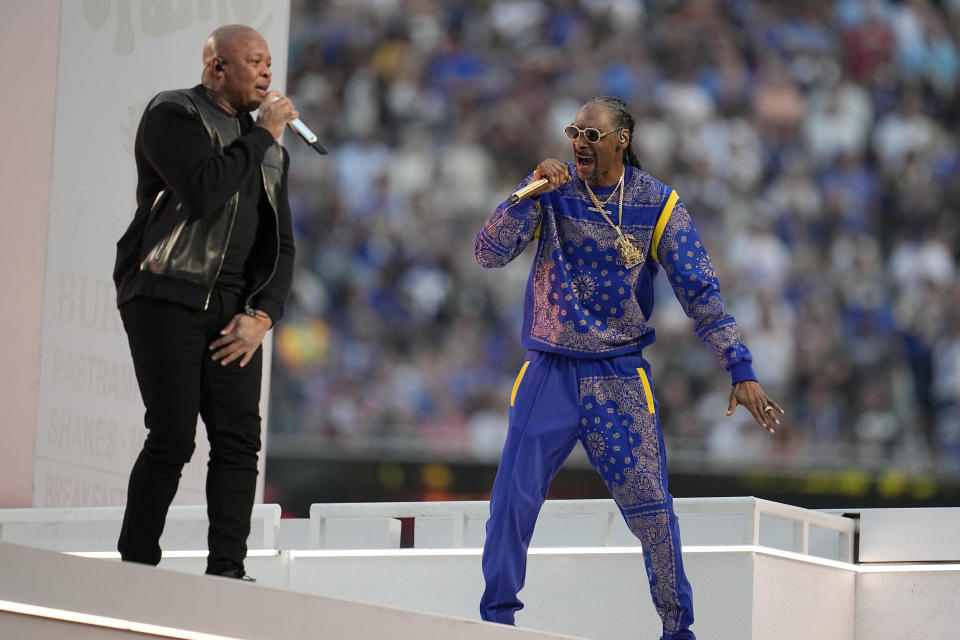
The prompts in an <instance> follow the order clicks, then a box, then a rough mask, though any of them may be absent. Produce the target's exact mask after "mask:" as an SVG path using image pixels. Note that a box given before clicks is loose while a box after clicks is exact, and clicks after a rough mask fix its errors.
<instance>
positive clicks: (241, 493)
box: [118, 290, 263, 573]
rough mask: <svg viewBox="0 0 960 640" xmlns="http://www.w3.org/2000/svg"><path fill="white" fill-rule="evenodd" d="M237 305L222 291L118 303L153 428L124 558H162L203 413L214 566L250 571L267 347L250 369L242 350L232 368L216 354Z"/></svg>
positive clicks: (139, 471) (137, 467)
mask: <svg viewBox="0 0 960 640" xmlns="http://www.w3.org/2000/svg"><path fill="white" fill-rule="evenodd" d="M240 311H241V301H240V298H239V297H237V296H233V295H230V294H226V293H222V292H220V291H219V290H214V292H213V295H212V296H211V300H210V305H209V307H208V309H207V310H206V311H197V310H194V309H190V308H187V307H184V306H180V305H178V304H174V303H170V302H165V301H163V300H154V299H150V298H135V299H133V300H131V301H129V302H126V303H124V304H123V306H122V307H121V309H120V315H121V316H122V318H123V326H124V328H125V329H126V332H127V338H128V340H129V343H130V352H131V355H132V356H133V365H134V369H135V371H136V374H137V382H138V384H139V385H140V394H141V396H142V397H143V404H144V406H145V407H146V414H145V418H144V419H145V423H146V427H147V438H146V441H145V442H144V445H143V449H142V450H141V451H140V455H139V457H138V458H137V461H136V463H134V466H133V471H131V473H130V483H129V486H128V489H127V507H126V511H125V512H124V515H123V527H122V529H121V531H120V540H119V542H118V549H119V551H120V555H121V557H122V558H123V559H124V560H128V561H131V562H141V563H145V564H154V565H155V564H157V563H159V562H160V556H161V551H160V544H159V541H160V535H161V533H163V525H164V521H165V520H166V516H167V510H168V508H169V507H170V503H171V502H172V501H173V497H174V496H175V495H176V493H177V486H178V485H179V482H180V472H181V470H182V469H183V465H184V464H186V463H187V462H188V461H189V460H190V456H191V455H192V454H193V450H194V448H195V439H196V430H197V416H198V415H199V416H200V417H202V418H203V422H204V424H205V425H206V428H207V438H208V440H209V442H210V460H209V462H208V465H207V485H206V496H207V515H208V517H209V520H210V528H209V531H208V534H207V544H208V549H209V556H208V558H207V571H208V572H210V573H222V572H226V571H235V570H240V571H243V560H244V558H245V557H246V554H247V536H248V535H249V533H250V514H251V512H252V510H253V500H254V495H255V493H256V484H257V453H258V452H259V450H260V411H259V409H260V380H261V371H262V368H263V350H262V348H261V349H258V350H257V353H256V354H255V355H254V357H253V358H252V359H251V360H250V362H249V363H247V365H246V366H245V367H243V368H240V366H239V362H240V359H239V358H238V359H237V360H235V361H233V362H231V363H230V364H229V365H227V366H223V365H221V364H220V363H218V362H214V361H213V360H212V359H211V357H210V356H211V353H212V352H211V351H210V350H209V346H210V343H211V342H213V341H214V340H216V339H217V338H218V337H219V335H220V330H221V329H223V327H224V326H226V324H227V323H228V322H229V321H230V319H231V318H232V317H233V316H234V314H236V313H239V312H240Z"/></svg>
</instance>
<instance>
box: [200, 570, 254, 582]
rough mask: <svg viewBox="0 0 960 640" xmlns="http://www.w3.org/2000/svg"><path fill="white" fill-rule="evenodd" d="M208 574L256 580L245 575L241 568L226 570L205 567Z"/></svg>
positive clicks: (245, 580)
mask: <svg viewBox="0 0 960 640" xmlns="http://www.w3.org/2000/svg"><path fill="white" fill-rule="evenodd" d="M207 575H208V576H220V577H221V578H233V579H234V580H243V581H244V582H256V580H255V579H254V578H252V577H251V576H249V575H247V572H246V571H244V570H243V569H228V570H226V571H210V570H209V569H207Z"/></svg>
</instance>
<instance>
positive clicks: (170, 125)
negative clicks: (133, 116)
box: [113, 25, 298, 579]
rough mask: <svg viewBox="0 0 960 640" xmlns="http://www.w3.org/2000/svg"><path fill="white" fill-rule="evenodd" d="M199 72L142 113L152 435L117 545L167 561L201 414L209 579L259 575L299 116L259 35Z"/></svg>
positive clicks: (140, 198) (142, 314)
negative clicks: (275, 84)
mask: <svg viewBox="0 0 960 640" xmlns="http://www.w3.org/2000/svg"><path fill="white" fill-rule="evenodd" d="M202 62H203V74H202V77H201V83H200V84H198V85H197V86H195V87H193V88H191V89H182V90H174V91H164V92H162V93H160V94H158V95H157V96H156V97H154V98H153V99H152V100H151V101H150V103H149V104H148V105H147V108H146V110H145V111H144V114H143V117H142V119H141V121H140V126H139V129H138V131H137V137H136V144H135V157H136V163H137V174H138V182H137V210H136V214H135V216H134V218H133V221H132V222H131V224H130V226H129V227H128V228H127V230H126V232H125V233H124V235H123V237H121V239H120V240H119V242H118V243H117V256H116V264H115V267H114V274H113V276H114V282H115V284H116V286H117V304H118V306H119V308H120V314H121V316H122V318H123V324H124V329H125V330H126V333H127V337H128V340H129V344H130V352H131V355H132V358H133V363H134V369H135V371H136V375H137V382H138V384H139V387H140V393H141V396H142V399H143V403H144V406H145V408H146V413H145V426H146V428H147V437H146V441H145V442H144V445H143V449H142V450H141V452H140V455H139V457H138V458H137V461H136V463H135V464H134V466H133V470H132V472H131V474H130V481H129V486H128V492H127V505H126V510H125V513H124V518H123V526H122V530H121V532H120V539H119V543H118V548H119V550H120V554H121V556H122V558H123V559H124V560H126V561H131V562H140V563H146V564H153V565H156V564H157V563H159V562H160V557H161V550H160V545H159V539H160V535H161V533H162V532H163V526H164V522H165V519H166V515H167V510H168V508H169V506H170V503H171V502H172V500H173V498H174V496H175V495H176V492H177V487H178V484H179V480H180V473H181V469H182V468H183V465H184V464H186V463H187V462H188V461H189V460H190V457H191V455H192V453H193V450H194V446H195V444H194V440H195V437H196V426H197V417H198V415H199V416H200V417H202V418H203V422H204V424H205V425H206V429H207V437H208V440H209V442H210V460H209V464H208V471H207V481H206V497H207V513H208V517H209V521H210V522H209V533H208V545H209V556H208V559H207V573H209V574H214V575H221V576H226V577H231V578H247V579H249V578H248V577H247V576H246V573H245V571H244V564H243V563H244V559H245V557H246V553H247V548H246V540H247V535H248V534H249V531H250V515H251V511H252V509H253V501H254V494H255V492H256V482H257V456H258V452H259V450H260V429H261V419H260V410H259V401H260V384H261V371H262V364H263V350H262V348H261V343H262V342H263V339H264V336H265V335H266V332H267V331H268V330H269V329H270V328H272V327H273V326H274V324H275V323H276V322H277V321H278V320H279V319H280V317H281V316H282V314H283V308H284V304H285V301H286V298H287V294H288V292H289V289H290V283H291V279H292V274H293V258H294V244H293V226H292V223H291V216H290V205H289V202H288V200H287V171H288V168H289V156H288V155H287V152H286V150H285V149H283V147H281V146H280V144H279V143H278V142H277V140H278V138H279V137H280V135H281V134H282V133H283V130H284V127H285V126H287V124H289V123H291V122H293V121H294V120H295V119H296V118H297V115H298V114H297V111H296V109H294V107H293V105H292V104H291V103H290V101H289V100H288V99H287V98H285V97H283V96H282V95H280V94H279V93H278V92H277V91H272V90H270V81H271V78H272V75H271V71H270V64H271V57H270V50H269V47H268V46H267V43H266V41H265V40H264V39H263V37H262V36H261V35H260V34H259V33H258V32H257V31H255V30H254V29H252V28H250V27H247V26H243V25H227V26H223V27H219V28H218V29H216V30H214V31H213V33H211V34H210V36H209V38H208V39H207V41H206V43H205V44H204V47H203V54H202ZM257 109H259V112H258V115H257V118H256V120H254V119H253V118H252V117H251V115H250V112H251V111H254V110H257Z"/></svg>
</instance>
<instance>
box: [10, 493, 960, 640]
mask: <svg viewBox="0 0 960 640" xmlns="http://www.w3.org/2000/svg"><path fill="white" fill-rule="evenodd" d="M486 509H487V505H486V503H485V502H480V501H478V502H423V503H367V504H316V505H313V507H312V508H311V510H310V517H309V518H304V519H281V518H280V509H279V507H278V506H277V505H258V506H257V507H256V509H255V513H254V519H253V531H252V533H251V536H250V540H249V546H250V557H249V559H248V561H247V570H248V572H249V573H250V574H252V575H253V576H255V577H256V578H257V581H258V582H257V583H256V584H249V583H243V582H239V581H232V580H226V579H222V578H212V577H208V576H203V575H201V574H202V572H203V568H204V566H205V551H204V547H205V542H204V541H205V535H206V518H205V513H204V508H203V507H191V506H175V507H173V508H172V510H171V514H170V518H169V520H168V522H169V525H168V527H167V530H166V532H165V534H164V540H163V545H164V549H165V554H166V555H165V557H164V560H163V562H162V563H161V565H160V567H159V568H152V567H144V566H136V565H129V564H125V563H121V562H119V561H118V560H117V559H116V554H115V552H114V551H113V544H114V541H115V539H116V533H117V532H118V531H119V525H120V517H121V514H122V510H121V509H120V508H114V507H108V508H81V509H7V510H2V511H0V532H2V534H0V539H2V541H3V542H2V543H0V567H2V571H3V575H4V580H3V585H2V587H0V601H2V602H0V610H2V611H3V614H2V615H0V631H2V633H0V635H2V637H4V638H24V637H29V638H36V639H45V638H62V637H65V636H66V635H68V634H69V637H71V638H119V637H157V636H159V637H171V638H185V639H186V638H197V639H205V640H261V639H264V640H265V639H267V638H285V639H299V638H320V637H323V638H331V637H335V638H357V639H360V638H363V639H367V638H373V637H386V636H389V637H392V638H428V637H429V638H433V637H456V638H478V639H479V638H501V637H502V638H507V637H509V638H531V639H533V638H548V637H577V638H596V639H602V640H619V639H624V640H626V639H628V638H629V639H631V640H632V639H634V638H638V637H641V638H643V637H647V638H655V637H657V635H658V633H659V621H658V619H657V617H656V615H655V613H654V610H653V606H652V604H651V602H650V597H649V593H648V587H647V583H646V576H645V572H644V567H643V559H642V555H641V553H640V547H639V545H638V543H637V541H636V539H635V538H633V536H632V535H630V533H629V531H628V530H627V529H626V526H625V525H624V524H623V522H622V520H621V519H620V517H619V515H618V513H617V512H616V507H615V506H614V504H613V502H612V501H609V500H565V501H548V502H547V503H546V504H545V505H544V508H543V511H542V513H541V516H540V519H539V521H538V525H537V529H536V532H535V534H534V540H533V543H532V545H531V551H530V558H529V567H528V575H527V584H526V587H525V588H524V590H523V591H522V592H521V594H520V596H521V599H522V600H523V601H524V602H525V603H526V608H525V609H524V610H523V611H521V612H520V614H519V615H518V617H517V621H518V628H516V629H513V628H506V627H503V626H499V625H492V624H488V623H483V622H480V620H479V617H478V615H477V613H476V607H477V600H478V598H479V594H480V591H481V589H482V579H481V575H480V549H481V546H482V544H483V523H484V521H485V518H486ZM676 510H677V513H678V516H679V517H680V526H681V532H682V536H683V540H684V548H683V555H684V562H685V565H686V569H687V573H688V576H689V578H690V581H691V583H692V585H693V588H694V604H695V614H696V620H697V621H696V623H695V625H694V627H693V629H694V631H696V632H697V633H698V635H699V636H700V637H702V638H711V639H713V640H768V639H770V638H777V639H778V640H792V639H796V640H800V639H804V640H807V639H809V638H812V637H816V638H818V639H821V640H867V639H869V640H885V639H890V640H894V639H895V638H896V639H899V638H902V637H905V636H907V635H908V634H909V635H915V634H917V633H920V634H923V635H926V636H931V637H951V636H952V634H954V632H955V630H956V628H957V627H958V626H960V610H957V608H956V607H955V603H956V602H957V601H958V600H960V536H957V535H956V532H957V531H960V509H947V508H944V509H863V510H845V511H837V512H833V511H814V510H808V509H801V508H797V507H792V506H789V505H784V504H780V503H775V502H770V501H766V500H759V499H755V498H705V499H694V498H687V499H678V500H677V501H676ZM405 524H406V526H412V531H413V535H412V541H407V542H405V544H404V545H403V546H401V529H402V528H403V527H404V525H405ZM625 612H627V613H625ZM65 625H68V626H65ZM558 634H559V635H558Z"/></svg>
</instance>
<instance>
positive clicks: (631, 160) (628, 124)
mask: <svg viewBox="0 0 960 640" xmlns="http://www.w3.org/2000/svg"><path fill="white" fill-rule="evenodd" d="M590 102H599V103H600V104H602V105H603V106H605V107H607V108H608V109H610V110H611V111H613V124H614V125H615V126H616V127H622V128H624V129H626V130H627V131H629V132H630V141H629V143H628V144H627V148H626V149H624V150H623V163H624V164H628V165H630V166H631V167H636V168H637V169H642V167H641V166H640V160H639V159H638V158H637V154H635V153H634V152H633V146H632V145H633V127H634V124H636V123H634V121H633V116H632V115H630V109H629V108H628V107H627V103H626V102H624V101H623V100H621V99H620V98H615V97H613V96H594V97H593V98H590V100H589V101H588V102H587V103H588V104H589V103H590Z"/></svg>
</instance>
